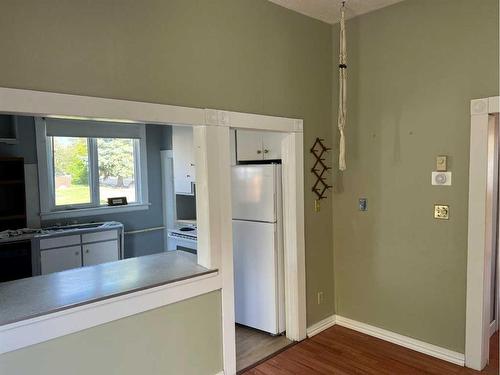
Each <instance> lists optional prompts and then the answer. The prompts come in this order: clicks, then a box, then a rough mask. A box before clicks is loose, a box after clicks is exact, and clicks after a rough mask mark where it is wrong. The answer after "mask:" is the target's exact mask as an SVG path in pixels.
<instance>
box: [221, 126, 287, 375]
mask: <svg viewBox="0 0 500 375" xmlns="http://www.w3.org/2000/svg"><path fill="white" fill-rule="evenodd" d="M286 136H287V134H286V133H280V132H270V131H262V130H248V129H232V130H231V132H230V137H231V138H230V143H231V153H232V155H231V202H232V204H231V206H232V234H233V262H234V267H233V269H234V305H235V338H236V342H235V344H236V370H237V371H238V372H240V371H243V370H246V369H249V368H251V367H253V366H255V365H256V364H258V363H260V362H261V361H263V360H265V359H267V358H269V357H270V356H272V355H274V354H275V353H277V352H280V351H281V350H283V349H284V348H286V347H288V346H289V345H291V344H292V343H293V341H292V340H290V339H289V338H287V337H286V336H287V335H286V312H285V264H284V257H285V251H284V224H283V217H284V214H283V179H282V142H283V140H284V139H285V138H286Z"/></svg>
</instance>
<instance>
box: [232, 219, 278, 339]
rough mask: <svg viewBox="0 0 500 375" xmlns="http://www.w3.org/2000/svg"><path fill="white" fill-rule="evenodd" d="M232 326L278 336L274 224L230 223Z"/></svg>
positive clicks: (235, 221)
mask: <svg viewBox="0 0 500 375" xmlns="http://www.w3.org/2000/svg"><path fill="white" fill-rule="evenodd" d="M233 251H234V298H235V299H234V304H235V320H236V323H239V324H243V325H246V326H249V327H253V328H257V329H260V330H262V331H266V332H269V333H272V334H278V333H280V332H279V329H280V328H279V324H278V323H279V322H278V318H279V317H278V309H279V306H278V298H279V297H278V270H277V265H278V257H277V255H278V254H277V246H276V224H271V223H257V222H248V221H238V220H233Z"/></svg>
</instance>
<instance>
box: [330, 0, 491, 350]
mask: <svg viewBox="0 0 500 375" xmlns="http://www.w3.org/2000/svg"><path fill="white" fill-rule="evenodd" d="M335 30H336V28H334V38H337V34H336V32H335ZM347 33H348V49H349V58H348V59H349V73H348V74H349V83H348V90H349V94H348V108H349V110H348V124H347V139H348V143H347V152H348V157H347V160H348V170H347V171H346V172H345V173H343V175H339V176H337V177H336V180H335V190H336V192H335V195H334V204H333V205H334V210H333V213H334V225H333V230H334V251H335V285H336V310H337V314H340V315H342V316H345V317H348V318H352V319H355V320H358V321H362V322H365V323H368V324H372V325H374V326H377V327H381V328H385V329H389V330H391V331H394V332H398V333H401V334H403V335H407V336H410V337H414V338H417V339H420V340H423V341H426V342H430V343H432V344H436V345H439V346H443V347H446V348H449V349H452V350H455V351H458V352H462V353H463V351H464V340H465V337H464V336H465V297H466V294H465V289H466V256H467V254H466V251H467V200H468V158H469V130H470V117H469V103H470V100H471V99H474V98H482V97H488V96H495V95H498V79H499V76H498V52H499V50H498V1H497V0H481V1H470V0H407V1H404V2H402V3H399V4H397V5H394V6H391V7H387V8H384V9H381V10H379V11H376V12H373V13H370V14H366V15H363V16H361V17H357V18H355V19H352V20H351V21H349V22H348V25H347ZM334 40H336V39H334ZM337 51H338V44H336V45H335V48H334V54H336V53H337ZM336 82H337V81H336V80H335V84H334V90H336V89H337V83H336ZM334 108H336V107H334ZM335 112H336V110H335ZM441 154H444V155H448V156H449V164H450V169H451V171H452V172H453V186H451V187H436V186H431V184H430V180H431V171H432V170H433V169H434V168H435V157H436V156H437V155H441ZM360 197H366V198H368V211H367V212H360V211H358V210H357V203H358V201H357V200H358V198H360ZM434 203H445V204H449V205H450V210H451V218H450V220H449V221H436V220H434V219H433V205H434Z"/></svg>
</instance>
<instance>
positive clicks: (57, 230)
mask: <svg viewBox="0 0 500 375" xmlns="http://www.w3.org/2000/svg"><path fill="white" fill-rule="evenodd" d="M110 229H123V224H122V223H119V222H117V221H106V222H102V223H80V224H72V225H65V226H59V227H58V226H53V227H49V228H40V229H28V230H30V231H35V230H37V231H39V232H33V233H23V234H20V235H17V236H12V237H6V238H0V243H9V242H16V241H29V240H32V239H34V238H46V237H53V236H66V235H71V234H83V233H92V232H101V231H106V230H110Z"/></svg>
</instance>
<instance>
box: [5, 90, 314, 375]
mask: <svg viewBox="0 0 500 375" xmlns="http://www.w3.org/2000/svg"><path fill="white" fill-rule="evenodd" d="M0 113H9V114H18V115H27V116H51V115H52V116H53V115H57V116H69V117H73V118H78V117H79V118H85V119H100V120H114V121H123V122H130V121H132V122H140V123H148V124H160V125H161V124H163V125H165V124H171V125H187V126H193V127H194V144H195V147H196V161H195V162H196V164H197V167H196V168H197V177H196V179H197V197H196V198H197V205H198V207H199V211H198V212H199V215H198V228H199V230H198V240H199V244H198V263H199V264H201V265H203V266H205V267H207V268H218V269H219V274H220V276H221V280H222V282H221V284H222V288H221V289H222V329H223V362H224V363H223V366H224V373H225V374H226V375H231V374H235V373H236V355H235V331H234V295H233V293H234V284H233V282H234V281H233V257H232V255H233V254H232V253H233V252H232V230H231V227H232V225H231V224H232V220H231V216H232V215H231V201H230V199H228V197H230V196H231V184H230V166H231V162H230V142H229V132H230V128H244V129H260V130H269V131H279V132H283V133H286V134H287V136H286V137H285V140H284V141H283V144H282V155H283V157H282V162H283V180H284V181H285V184H284V186H285V188H284V191H283V200H284V217H283V224H284V233H285V241H284V251H285V283H286V284H285V285H286V293H285V298H286V325H287V337H289V338H290V339H292V340H294V341H300V340H302V339H305V338H306V291H305V239H304V238H305V236H304V170H303V121H302V120H300V119H290V118H284V117H274V116H264V115H255V114H248V113H239V112H229V111H221V110H214V109H199V108H189V107H180V106H171V105H164V104H152V103H144V102H136V101H127V100H117V99H106V98H96V97H89V96H80V95H68V94H58V93H49V92H41V91H33V90H21V89H10V88H2V87H0ZM202 283H203V281H193V285H194V284H196V285H198V284H200V285H203V284H202ZM196 285H194V287H196ZM214 285H215V284H214ZM214 288H216V286H214ZM202 289H203V288H199V290H200V291H201V290H202ZM203 290H204V289H203ZM179 292H180V294H182V292H181V290H180V289H179ZM205 292H206V291H205ZM200 293H201V292H200ZM189 297H192V295H190V296H188V297H186V298H189ZM182 299H183V297H182V295H179V293H177V295H176V298H175V299H172V301H171V302H169V303H174V302H177V301H179V300H182ZM156 302H158V303H160V302H162V301H156ZM121 310H122V311H123V308H122V309H121ZM108 315H109V316H108V318H107V319H108V321H111V320H113V317H114V316H118V315H119V314H118V311H111V312H110V313H109V314H108ZM122 317H124V316H123V314H121V315H120V318H122ZM56 318H57V317H54V319H56ZM97 318H98V317H96V321H95V325H98V324H102V322H101V321H100V320H99V319H97ZM101 320H102V319H101ZM54 323H56V322H54ZM70 323H71V322H70ZM70 323H68V327H69V326H74V324H73V323H71V324H70ZM93 324H94V321H93V320H92V319H90V320H89V321H88V322H86V328H89V327H91V326H93ZM0 328H1V327H0ZM33 329H34V328H31V330H33ZM12 332H13V331H12ZM23 332H25V333H24V335H26V331H23ZM13 333H15V332H13ZM61 335H63V334H61ZM51 338H55V336H54V337H51ZM41 341H43V340H41ZM41 341H38V342H41ZM18 348H20V347H18Z"/></svg>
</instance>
